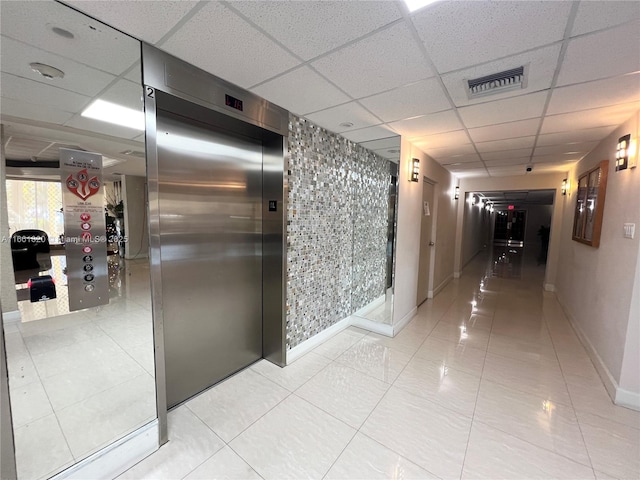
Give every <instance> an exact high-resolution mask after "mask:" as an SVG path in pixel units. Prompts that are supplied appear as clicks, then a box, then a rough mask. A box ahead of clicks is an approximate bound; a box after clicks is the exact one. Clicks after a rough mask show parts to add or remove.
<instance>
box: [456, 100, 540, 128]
mask: <svg viewBox="0 0 640 480" xmlns="http://www.w3.org/2000/svg"><path fill="white" fill-rule="evenodd" d="M546 98H547V92H537V93H532V94H530V95H521V96H519V97H513V98H506V99H504V100H496V101H494V102H488V103H482V104H479V105H470V106H468V107H462V108H460V109H458V111H459V112H460V116H461V117H462V121H463V122H464V123H465V125H466V126H467V128H474V127H483V126H486V125H493V124H496V123H506V122H513V121H517V120H525V119H529V118H535V117H540V116H541V115H542V111H543V109H544V104H545V100H546Z"/></svg>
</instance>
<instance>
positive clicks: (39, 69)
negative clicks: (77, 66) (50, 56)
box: [29, 62, 64, 78]
mask: <svg viewBox="0 0 640 480" xmlns="http://www.w3.org/2000/svg"><path fill="white" fill-rule="evenodd" d="M29 66H30V67H31V70H33V71H34V72H36V73H39V74H40V75H42V76H43V77H44V78H64V72H63V71H62V70H60V69H59V68H56V67H52V66H51V65H45V64H44V63H38V62H33V63H30V64H29Z"/></svg>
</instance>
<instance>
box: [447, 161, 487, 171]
mask: <svg viewBox="0 0 640 480" xmlns="http://www.w3.org/2000/svg"><path fill="white" fill-rule="evenodd" d="M446 168H447V170H450V171H452V172H456V171H462V170H473V169H476V168H484V164H483V163H482V162H472V163H465V164H459V165H456V164H450V165H447V166H446Z"/></svg>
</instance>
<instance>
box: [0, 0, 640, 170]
mask: <svg viewBox="0 0 640 480" xmlns="http://www.w3.org/2000/svg"><path fill="white" fill-rule="evenodd" d="M35 3H38V4H40V5H34V4H35ZM48 3H52V2H48ZM64 3H66V4H68V5H71V6H72V7H74V8H77V9H78V10H80V11H83V12H85V13H87V14H88V15H90V16H92V17H94V18H96V19H98V20H101V21H104V22H105V23H107V24H109V25H112V26H114V27H116V28H117V29H119V30H120V31H121V32H124V33H127V34H129V35H131V36H133V37H135V38H138V39H141V40H143V41H146V42H148V43H151V44H154V45H156V46H157V47H158V48H161V49H163V50H165V51H167V52H168V53H171V54H173V55H176V56H178V57H180V58H182V59H184V60H186V61H188V62H190V63H192V64H194V65H196V66H198V67H200V68H202V69H204V70H207V71H209V72H210V73H212V74H214V75H217V76H219V77H222V78H224V79H226V80H228V81H230V82H233V83H235V84H238V85H240V86H241V87H244V88H246V89H249V90H251V91H252V92H255V93H256V94H258V95H260V96H262V97H264V98H266V99H267V100H269V101H272V102H274V103H276V104H278V105H280V106H282V107H284V108H286V109H288V110H290V111H292V112H294V113H296V114H298V115H302V116H305V117H306V118H308V119H309V120H311V121H313V122H315V123H317V124H319V125H321V126H322V127H325V128H327V129H329V130H331V131H334V132H338V133H340V134H341V135H344V136H345V137H347V138H349V139H351V140H353V141H356V142H359V143H366V142H374V141H377V140H381V139H389V138H390V137H392V136H394V135H397V134H400V135H403V136H404V137H407V138H408V139H409V140H410V141H411V142H413V144H414V145H415V146H417V147H418V148H420V149H421V150H423V151H424V152H426V153H427V154H429V155H431V156H432V157H433V158H435V160H436V161H438V162H439V163H441V164H442V165H443V166H445V168H447V169H449V170H450V171H452V172H453V173H454V174H456V175H458V176H485V177H486V176H501V175H513V174H523V173H524V168H523V166H524V165H526V164H534V165H535V169H534V173H535V174H539V173H544V172H549V171H566V170H567V169H568V168H569V166H570V165H571V164H572V163H574V162H576V161H578V160H579V159H580V158H582V157H583V156H584V155H586V154H587V153H588V152H589V151H590V150H591V149H593V147H594V146H595V145H597V143H598V142H599V141H601V140H602V139H603V138H604V137H606V136H607V135H608V134H609V133H611V132H612V131H613V130H614V129H615V128H616V127H617V126H618V125H620V124H622V123H623V122H625V121H626V120H627V119H629V118H630V117H631V116H632V115H633V114H634V113H635V112H636V111H637V110H638V109H640V2H625V1H623V2H616V1H582V2H569V1H554V2H545V1H542V2H532V1H513V2H511V1H504V2H488V1H470V2H465V1H453V2H450V1H441V2H436V3H434V4H431V5H429V6H427V7H425V8H423V9H421V10H418V11H416V12H414V13H412V14H410V13H409V12H408V9H407V8H406V6H405V5H404V3H403V2H401V1H391V0H390V1H336V2H334V1H230V2H217V1H215V2H207V1H203V2H189V1H160V2H158V1H144V2H141V1H136V0H123V1H118V2H113V1H78V0H67V1H65V2H64ZM1 5H2V32H1V33H2V48H3V60H2V71H3V79H2V81H3V82H2V96H3V98H2V113H3V123H7V122H6V121H5V117H6V116H7V115H8V116H11V117H14V118H22V117H26V118H29V119H33V120H39V121H41V122H42V121H43V122H50V123H53V124H57V125H61V126H62V127H64V128H73V129H76V130H78V131H82V130H87V131H90V132H93V133H95V134H103V135H105V136H107V137H109V138H122V139H125V140H126V141H128V142H134V143H135V142H138V143H139V142H141V141H142V137H141V136H140V132H133V131H126V130H127V129H121V128H118V127H113V128H110V129H107V130H101V129H100V127H101V125H96V124H95V123H94V124H92V123H91V122H89V121H87V120H86V119H82V118H80V117H79V115H78V111H79V109H78V107H82V105H85V104H86V102H88V101H90V100H91V99H93V98H97V97H100V98H103V97H104V96H105V95H113V98H114V99H116V98H129V100H128V101H129V102H131V101H135V100H136V99H138V98H139V97H138V95H139V90H138V89H137V86H136V85H135V83H134V82H135V81H136V73H137V72H138V71H139V70H138V69H139V67H138V66H137V63H136V58H135V57H132V56H131V55H129V54H128V53H126V52H124V53H123V52H122V51H121V50H122V49H121V48H119V44H118V41H119V35H120V36H122V37H126V36H124V35H122V34H119V33H118V32H116V34H115V37H118V39H117V41H115V43H114V41H110V42H109V43H108V45H109V47H108V48H106V51H105V53H104V55H103V56H101V58H95V55H94V56H87V54H86V53H83V51H82V50H83V49H82V42H76V43H75V44H73V41H72V42H67V43H64V42H63V40H65V39H62V38H55V39H53V40H52V38H51V33H50V28H51V25H53V24H55V23H60V26H62V27H63V28H66V29H70V30H71V31H73V29H74V28H80V29H81V28H82V26H83V24H82V22H80V24H78V23H77V22H76V23H75V24H68V23H65V21H64V19H62V18H61V17H59V16H51V15H49V16H47V17H44V19H45V20H44V21H43V20H42V18H43V16H42V13H41V12H42V8H43V7H42V4H41V2H2V3H1ZM54 5H55V4H54ZM57 6H59V5H57ZM91 22H92V20H87V21H86V24H90V23H91ZM98 26H99V24H98ZM91 32H94V31H93V30H92V31H91ZM85 33H86V32H85ZM26 35H28V36H29V38H28V39H25V36H26ZM112 36H114V35H112ZM96 37H97V38H93V37H89V38H88V39H87V41H89V42H93V43H90V45H96V44H99V42H100V40H101V38H100V37H99V36H97V35H96ZM77 38H78V37H77ZM110 40H111V39H110ZM82 41H85V40H84V38H82ZM5 42H8V43H9V45H11V42H14V43H13V46H14V47H15V48H14V49H13V50H14V51H13V53H12V54H11V55H10V56H9V57H8V60H5ZM16 42H17V43H16ZM121 43H123V42H121ZM41 57H44V58H41ZM44 60H46V61H44ZM30 61H40V62H42V63H50V64H52V65H54V66H57V67H58V68H61V69H62V70H65V71H68V72H73V73H75V74H77V75H69V76H68V77H69V78H68V79H67V77H65V79H63V81H64V82H63V83H61V84H59V85H58V86H57V87H56V88H58V89H59V90H64V92H59V91H58V93H60V95H59V96H51V95H46V93H47V92H45V90H46V89H45V90H43V88H44V87H49V88H53V87H51V85H50V84H48V82H46V81H45V79H43V78H36V77H34V74H33V73H32V72H30V71H29V69H28V65H27V64H28V62H30ZM5 63H6V64H7V68H5ZM25 65H27V66H26V67H25ZM519 66H526V68H527V74H528V76H527V86H526V88H524V89H519V90H511V91H508V92H504V93H499V94H497V95H494V96H485V97H481V98H475V99H472V100H471V99H469V97H468V95H467V92H466V90H465V81H466V80H468V79H472V78H478V77H482V76H485V75H489V74H492V73H496V72H499V71H502V70H508V69H511V68H515V67H519ZM6 75H12V76H14V77H18V80H16V79H15V78H12V77H6ZM82 76H85V77H87V78H91V79H92V82H89V83H90V85H86V84H84V83H83V84H80V83H82V82H76V81H75V80H77V79H78V78H81V77H82ZM67 80H69V81H68V82H67ZM5 81H6V82H7V83H5ZM12 82H13V83H12ZM16 82H17V83H16ZM31 82H33V83H37V84H38V85H32V83H31ZM5 85H7V87H5ZM19 85H20V86H21V85H24V86H25V89H27V91H29V92H32V94H33V95H36V96H35V97H34V98H35V99H36V100H37V101H38V102H42V105H44V107H43V108H34V106H33V103H34V102H32V103H29V102H24V95H26V94H22V93H16V90H17V86H19ZM43 86H44V87H43ZM5 90H6V94H5ZM118 92H124V95H122V94H118ZM127 92H128V93H127ZM49 93H50V92H49ZM63 100H64V105H61V102H63ZM5 107H6V108H5ZM35 117H37V118H35ZM349 123H351V124H353V125H352V126H351V127H344V126H341V124H349ZM103 140H104V141H106V140H107V139H105V138H103ZM382 141H385V140H382ZM389 142H390V140H389ZM373 145H375V144H373ZM130 147H133V145H130ZM124 148H125V147H123V148H121V149H120V150H118V151H122V150H124ZM127 148H129V147H127ZM139 148H140V147H139V146H138V147H136V148H135V149H139ZM388 150H395V148H393V147H392V146H391V144H390V143H389V145H385V146H383V147H381V149H380V150H379V151H380V152H381V153H385V152H386V153H387V154H388ZM116 153H118V152H114V155H115V154H116Z"/></svg>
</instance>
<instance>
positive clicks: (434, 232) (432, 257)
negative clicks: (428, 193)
mask: <svg viewBox="0 0 640 480" xmlns="http://www.w3.org/2000/svg"><path fill="white" fill-rule="evenodd" d="M425 183H428V184H429V185H431V186H432V187H433V201H432V205H431V206H430V209H431V239H430V240H428V241H429V242H433V243H434V245H433V247H432V248H431V249H430V252H429V273H428V277H427V298H426V299H425V300H424V301H423V302H421V303H420V305H422V303H424V302H425V301H426V300H429V299H431V298H433V296H434V286H433V283H434V280H435V264H436V251H437V248H438V242H437V238H438V206H439V202H438V199H439V196H440V195H439V194H440V186H439V185H438V182H437V181H436V180H433V179H431V178H429V177H427V176H426V175H425V176H423V177H422V192H421V195H420V200H421V201H422V199H423V198H424V184H425ZM423 215H424V212H423V209H422V208H421V209H420V230H421V233H420V246H421V247H422V241H423V240H422V216H423ZM419 255H420V252H418V268H419V265H420V257H419ZM418 275H420V272H419V271H418ZM416 294H417V292H416ZM416 303H417V302H416ZM420 305H418V306H420Z"/></svg>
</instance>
